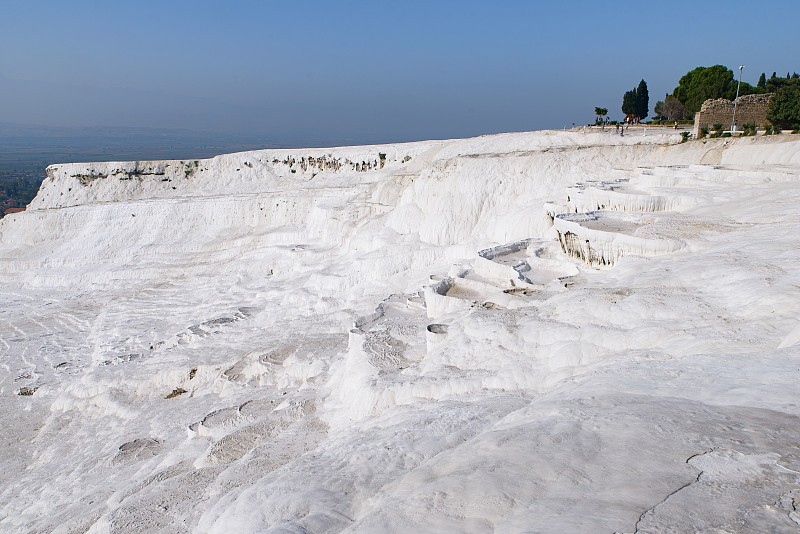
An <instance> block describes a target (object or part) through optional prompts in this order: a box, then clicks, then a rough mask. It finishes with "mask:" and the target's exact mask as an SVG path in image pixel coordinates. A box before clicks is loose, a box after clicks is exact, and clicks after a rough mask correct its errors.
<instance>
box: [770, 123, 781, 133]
mask: <svg viewBox="0 0 800 534" xmlns="http://www.w3.org/2000/svg"><path fill="white" fill-rule="evenodd" d="M782 132H783V130H781V127H780V126H778V125H777V124H776V125H775V126H773V127H772V133H774V134H779V133H782Z"/></svg>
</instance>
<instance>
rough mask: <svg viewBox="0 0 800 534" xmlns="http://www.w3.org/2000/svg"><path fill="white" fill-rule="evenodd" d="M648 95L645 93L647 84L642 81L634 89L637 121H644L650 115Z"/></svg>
mask: <svg viewBox="0 0 800 534" xmlns="http://www.w3.org/2000/svg"><path fill="white" fill-rule="evenodd" d="M649 109H650V95H649V94H648V93H647V83H646V82H645V81H644V80H642V81H641V82H639V87H638V88H637V89H636V111H635V112H634V113H635V114H636V116H637V117H638V118H639V120H644V119H645V118H646V117H647V116H648V115H649V114H650V111H649Z"/></svg>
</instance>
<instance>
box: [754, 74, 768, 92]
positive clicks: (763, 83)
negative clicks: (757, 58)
mask: <svg viewBox="0 0 800 534" xmlns="http://www.w3.org/2000/svg"><path fill="white" fill-rule="evenodd" d="M756 87H758V88H759V89H764V90H766V89H767V75H766V74H764V73H763V72H762V73H761V77H759V78H758V83H757V84H756Z"/></svg>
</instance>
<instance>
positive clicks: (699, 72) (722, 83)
mask: <svg viewBox="0 0 800 534" xmlns="http://www.w3.org/2000/svg"><path fill="white" fill-rule="evenodd" d="M766 85H767V90H769V81H767V82H766ZM737 89H738V91H739V96H743V95H750V94H754V93H763V92H764V90H763V89H760V88H758V87H753V86H752V85H750V84H749V83H747V82H741V84H740V83H739V81H738V80H736V79H735V78H734V75H733V71H732V70H730V69H729V68H727V67H724V66H722V65H714V66H713V67H697V68H696V69H694V70H691V71H689V72H687V73H686V74H685V75H684V76H683V77H681V79H680V82H678V87H676V88H675V90H674V91H673V92H672V96H674V97H675V98H677V99H678V100H679V101H680V102H681V104H683V105H684V106H686V110H687V112H688V113H689V114H691V115H694V114H695V113H697V112H698V111H700V106H702V105H703V102H705V101H706V100H708V99H709V98H727V99H728V100H733V99H734V98H736V91H737Z"/></svg>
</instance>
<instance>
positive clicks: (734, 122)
mask: <svg viewBox="0 0 800 534" xmlns="http://www.w3.org/2000/svg"><path fill="white" fill-rule="evenodd" d="M744 67H745V65H739V83H738V84H736V98H735V99H734V101H733V120H731V132H735V131H736V104H738V102H736V100H738V99H739V87H741V85H742V69H743V68H744Z"/></svg>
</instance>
